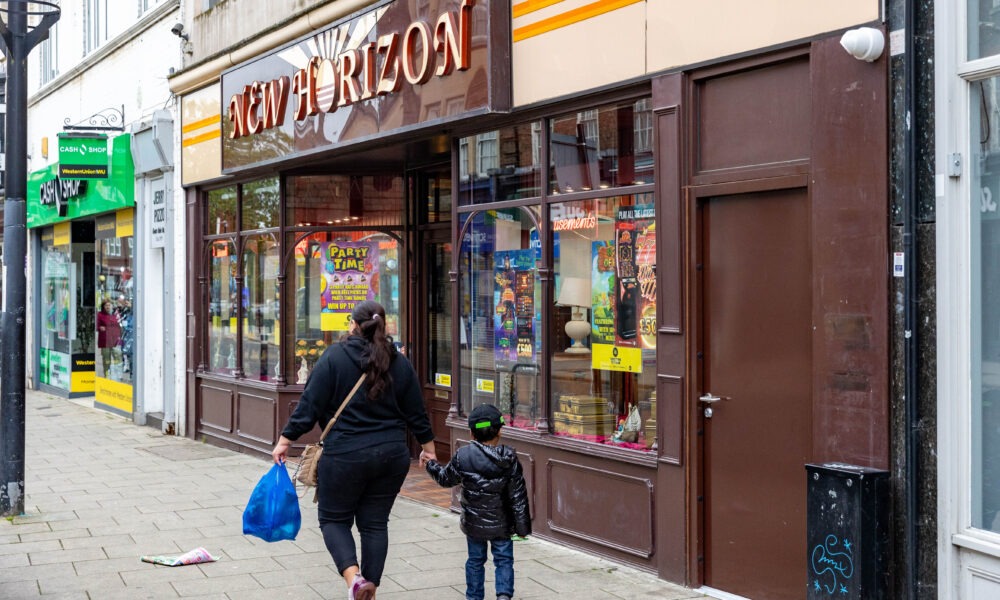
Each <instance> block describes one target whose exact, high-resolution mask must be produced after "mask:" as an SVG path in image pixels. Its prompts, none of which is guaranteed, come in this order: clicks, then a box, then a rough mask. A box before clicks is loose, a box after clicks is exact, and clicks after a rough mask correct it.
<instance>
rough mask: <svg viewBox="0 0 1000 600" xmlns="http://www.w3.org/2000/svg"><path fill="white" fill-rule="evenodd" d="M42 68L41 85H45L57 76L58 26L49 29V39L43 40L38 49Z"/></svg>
mask: <svg viewBox="0 0 1000 600" xmlns="http://www.w3.org/2000/svg"><path fill="white" fill-rule="evenodd" d="M39 53H40V54H39V57H40V61H39V62H40V64H41V67H42V73H41V79H40V81H41V83H42V84H46V83H48V82H50V81H52V80H53V79H55V78H56V76H57V75H59V24H58V23H56V24H55V25H53V26H52V28H51V29H49V37H47V38H45V40H44V41H42V43H41V48H40V49H39Z"/></svg>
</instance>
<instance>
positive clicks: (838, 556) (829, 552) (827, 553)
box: [812, 535, 854, 594]
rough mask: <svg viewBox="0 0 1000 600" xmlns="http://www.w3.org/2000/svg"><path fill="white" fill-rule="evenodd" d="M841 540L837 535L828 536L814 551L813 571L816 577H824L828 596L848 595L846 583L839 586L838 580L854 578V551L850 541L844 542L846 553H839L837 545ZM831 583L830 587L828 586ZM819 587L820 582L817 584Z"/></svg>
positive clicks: (824, 586)
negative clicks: (837, 593)
mask: <svg viewBox="0 0 1000 600" xmlns="http://www.w3.org/2000/svg"><path fill="white" fill-rule="evenodd" d="M838 544H840V540H838V539H837V536H835V535H828V536H826V539H825V540H824V541H823V543H822V544H817V545H816V546H815V547H813V550H812V570H813V573H815V574H816V575H818V576H820V577H823V578H824V581H823V585H822V587H823V589H824V590H826V592H827V593H828V594H833V593H835V592H838V591H839V592H840V593H841V594H846V593H848V592H847V587H846V586H845V585H844V583H840V584H839V589H838V581H837V580H838V579H842V580H844V581H845V582H846V580H848V579H850V578H851V577H853V576H854V557H853V554H854V550H853V548H851V542H850V540H844V543H843V548H844V550H845V552H840V551H838V550H839V548H837V545H838ZM827 574H829V575H827ZM827 581H829V585H827ZM815 584H816V585H817V587H818V586H819V584H818V580H817V581H816V582H815Z"/></svg>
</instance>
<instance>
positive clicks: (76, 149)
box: [56, 133, 108, 179]
mask: <svg viewBox="0 0 1000 600" xmlns="http://www.w3.org/2000/svg"><path fill="white" fill-rule="evenodd" d="M56 137H58V138H59V178H60V179H107V178H108V136H106V135H104V134H96V135H95V134H91V135H86V134H80V133H60V134H59V135H58V136H56Z"/></svg>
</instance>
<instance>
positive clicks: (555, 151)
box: [549, 98, 653, 194]
mask: <svg viewBox="0 0 1000 600" xmlns="http://www.w3.org/2000/svg"><path fill="white" fill-rule="evenodd" d="M549 135H550V140H549V161H550V163H551V170H550V172H549V177H550V190H551V192H552V193H554V194H559V193H572V192H586V191H590V190H596V189H607V188H610V187H619V186H629V185H644V184H649V183H653V148H652V139H651V137H652V109H651V104H650V102H648V98H645V99H641V100H638V101H626V102H619V103H616V104H608V105H605V106H601V107H599V108H593V109H588V110H583V111H580V112H577V113H571V114H568V115H564V116H561V117H558V118H555V119H552V121H551V126H550V129H549Z"/></svg>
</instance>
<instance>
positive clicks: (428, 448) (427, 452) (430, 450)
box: [420, 440, 438, 469]
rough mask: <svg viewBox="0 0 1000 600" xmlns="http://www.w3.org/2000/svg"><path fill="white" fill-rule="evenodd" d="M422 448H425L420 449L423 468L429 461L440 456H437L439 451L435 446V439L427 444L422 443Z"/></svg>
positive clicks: (421, 466)
mask: <svg viewBox="0 0 1000 600" xmlns="http://www.w3.org/2000/svg"><path fill="white" fill-rule="evenodd" d="M421 448H423V449H422V450H421V451H420V468H421V469H422V468H424V467H425V466H427V462H428V461H431V460H434V461H436V460H437V459H438V457H437V451H436V449H435V447H434V440H431V441H429V442H427V443H426V444H421Z"/></svg>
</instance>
